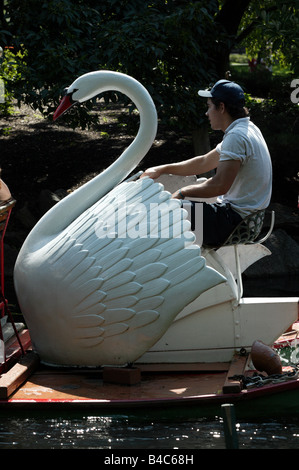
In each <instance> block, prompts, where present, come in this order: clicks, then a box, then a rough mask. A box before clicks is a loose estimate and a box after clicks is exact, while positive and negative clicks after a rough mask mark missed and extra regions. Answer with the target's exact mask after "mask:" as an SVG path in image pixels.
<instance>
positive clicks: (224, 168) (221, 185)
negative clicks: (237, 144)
mask: <svg viewBox="0 0 299 470" xmlns="http://www.w3.org/2000/svg"><path fill="white" fill-rule="evenodd" d="M240 166H241V162H240V160H226V161H223V162H219V164H218V167H217V172H216V174H215V175H214V176H212V177H211V178H209V179H208V180H206V181H204V182H203V183H200V184H192V185H189V186H184V187H183V188H181V189H180V190H178V191H176V192H175V193H173V195H172V197H173V198H177V199H181V198H182V195H183V196H184V197H185V198H187V199H190V198H192V197H198V198H210V197H216V196H222V195H223V194H225V193H227V191H228V190H229V189H230V187H231V185H232V184H233V182H234V180H235V177H236V176H237V173H238V171H239V169H240Z"/></svg>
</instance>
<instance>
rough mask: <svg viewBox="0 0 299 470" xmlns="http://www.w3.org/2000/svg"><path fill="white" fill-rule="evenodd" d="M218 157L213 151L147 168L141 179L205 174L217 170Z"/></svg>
mask: <svg viewBox="0 0 299 470" xmlns="http://www.w3.org/2000/svg"><path fill="white" fill-rule="evenodd" d="M219 157H220V155H219V153H218V152H217V150H216V149H214V150H211V151H210V152H208V153H207V154H205V155H201V156H198V157H194V158H191V159H189V160H185V161H182V162H179V163H170V164H166V165H160V166H154V167H152V168H148V169H147V170H145V172H144V173H143V174H142V175H141V177H144V176H149V177H150V178H154V179H155V178H158V177H159V176H161V175H163V174H172V175H180V176H190V175H201V174H202V173H207V172H208V171H210V170H213V169H215V168H217V166H218V163H219Z"/></svg>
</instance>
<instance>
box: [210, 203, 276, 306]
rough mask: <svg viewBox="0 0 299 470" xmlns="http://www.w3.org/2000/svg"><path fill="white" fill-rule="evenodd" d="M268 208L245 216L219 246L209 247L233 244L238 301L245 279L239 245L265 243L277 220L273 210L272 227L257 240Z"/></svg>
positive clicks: (215, 248) (216, 248)
mask: <svg viewBox="0 0 299 470" xmlns="http://www.w3.org/2000/svg"><path fill="white" fill-rule="evenodd" d="M265 214H266V209H263V210H260V211H256V212H254V213H252V214H250V215H248V216H247V217H245V218H244V219H243V220H242V221H241V222H240V223H239V224H238V225H237V226H236V227H235V229H234V230H233V231H232V232H231V234H230V235H229V236H228V238H227V239H226V240H225V241H224V242H223V243H222V244H221V245H220V246H217V247H209V248H212V249H214V250H215V251H216V250H218V249H219V248H221V247H224V246H233V247H234V254H235V262H236V273H237V285H238V302H239V301H240V299H241V298H242V295H243V281H242V272H241V266H240V258H239V252H238V246H239V245H255V244H258V243H264V242H265V241H266V240H267V239H268V238H269V237H270V235H271V233H272V231H273V227H274V222H275V212H274V211H271V222H270V227H269V230H268V232H267V233H266V235H265V236H264V237H263V238H261V239H259V240H257V237H258V236H259V234H260V233H261V231H262V228H263V223H264V218H265Z"/></svg>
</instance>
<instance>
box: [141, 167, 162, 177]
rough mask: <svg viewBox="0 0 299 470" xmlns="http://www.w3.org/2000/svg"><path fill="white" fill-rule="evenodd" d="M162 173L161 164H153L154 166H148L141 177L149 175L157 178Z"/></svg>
mask: <svg viewBox="0 0 299 470" xmlns="http://www.w3.org/2000/svg"><path fill="white" fill-rule="evenodd" d="M161 174H162V169H160V167H159V166H153V167H152V168H148V169H147V170H145V171H144V172H143V173H142V175H141V176H140V178H144V177H145V176H148V177H149V178H152V179H156V178H159V176H160V175H161Z"/></svg>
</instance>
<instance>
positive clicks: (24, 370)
mask: <svg viewBox="0 0 299 470" xmlns="http://www.w3.org/2000/svg"><path fill="white" fill-rule="evenodd" d="M38 364H39V357H38V355H37V354H35V353H34V352H29V353H27V354H26V355H25V356H24V357H23V358H22V359H20V361H19V362H18V363H17V364H15V365H14V366H13V367H12V368H11V369H10V370H9V371H8V372H6V373H5V374H3V375H2V376H1V378H0V399H7V398H8V397H9V396H10V395H11V394H12V393H13V392H14V391H15V390H16V389H17V388H18V387H19V386H20V385H21V384H22V383H23V382H25V380H26V379H27V378H28V377H29V376H30V375H31V374H32V373H33V372H34V370H35V369H36V368H37V366H38Z"/></svg>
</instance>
